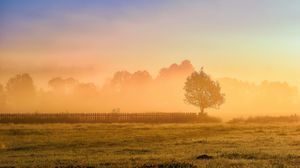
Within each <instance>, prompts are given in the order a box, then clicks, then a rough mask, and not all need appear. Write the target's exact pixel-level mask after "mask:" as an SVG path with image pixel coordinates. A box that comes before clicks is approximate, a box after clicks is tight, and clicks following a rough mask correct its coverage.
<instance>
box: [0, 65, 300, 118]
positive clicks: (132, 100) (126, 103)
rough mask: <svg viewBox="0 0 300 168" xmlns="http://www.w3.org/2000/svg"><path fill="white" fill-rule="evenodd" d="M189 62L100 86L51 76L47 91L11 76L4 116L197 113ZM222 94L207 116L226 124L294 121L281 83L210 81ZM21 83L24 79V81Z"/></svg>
mask: <svg viewBox="0 0 300 168" xmlns="http://www.w3.org/2000/svg"><path fill="white" fill-rule="evenodd" d="M199 69H200V68H199V67H194V66H193V65H192V63H191V62H190V61H189V60H184V61H182V62H180V63H174V64H171V65H169V66H166V67H164V68H161V69H160V70H159V73H158V75H157V76H153V75H151V74H150V73H149V72H148V71H146V70H137V71H133V72H129V71H126V70H122V71H117V72H115V73H114V74H113V76H111V77H109V78H107V80H106V81H105V82H104V83H103V84H100V85H96V84H95V83H92V82H82V81H81V80H80V79H78V78H74V77H72V76H69V77H62V76H54V77H52V78H49V80H48V81H47V82H46V83H47V84H46V87H42V86H40V85H38V84H37V83H39V80H41V79H39V78H34V77H33V76H34V75H33V76H32V75H31V74H23V75H22V74H19V76H14V75H12V76H11V78H10V79H9V80H8V81H7V82H2V85H1V87H0V88H1V90H0V92H1V95H2V96H1V104H2V106H1V111H2V112H18V113H26V112H27V113H28V112H31V113H32V112H39V113H46V112H47V113H49V112H51V113H54V112H55V113H57V112H76V113H87V112H111V111H112V110H113V109H120V111H121V112H199V109H198V108H195V107H193V106H191V105H189V104H187V103H185V102H184V101H183V100H184V90H183V87H184V83H185V81H186V78H187V77H188V76H189V75H190V74H191V73H192V72H193V71H199ZM211 77H212V78H213V79H214V80H217V81H218V82H219V84H220V86H221V92H222V93H224V94H225V103H224V105H222V106H221V108H220V109H212V110H208V112H209V113H210V114H211V115H215V116H219V117H222V118H225V119H229V118H232V117H249V116H256V115H275V116H278V115H292V114H297V113H298V109H299V107H300V102H299V95H298V90H297V87H295V86H291V85H289V84H288V83H287V82H280V81H266V80H265V81H261V82H260V83H253V82H249V81H242V80H239V79H235V78H229V77H222V78H220V77H219V78H214V76H213V74H212V75H211ZM22 78H23V79H22Z"/></svg>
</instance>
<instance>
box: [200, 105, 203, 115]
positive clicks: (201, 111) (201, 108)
mask: <svg viewBox="0 0 300 168" xmlns="http://www.w3.org/2000/svg"><path fill="white" fill-rule="evenodd" d="M200 114H201V115H203V114H204V108H203V107H200Z"/></svg>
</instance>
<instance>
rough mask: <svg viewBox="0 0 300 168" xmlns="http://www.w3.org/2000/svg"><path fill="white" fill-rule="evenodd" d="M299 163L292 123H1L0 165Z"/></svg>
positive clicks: (299, 142) (298, 133)
mask: <svg viewBox="0 0 300 168" xmlns="http://www.w3.org/2000/svg"><path fill="white" fill-rule="evenodd" d="M298 165H300V125H295V124H293V125H282V124H273V125H243V124H239V125H237V124H39V125H37V124H28V125H22V124H2V125H0V167H4V166H16V167H28V166H29V167H37V166H38V167H68V166H69V167H72V166H78V167H86V166H91V167H163V166H165V167H168V166H169V167H172V166H173V167H176V166H177V167H297V166H298ZM299 167H300V166H299Z"/></svg>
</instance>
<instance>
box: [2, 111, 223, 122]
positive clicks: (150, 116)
mask: <svg viewBox="0 0 300 168" xmlns="http://www.w3.org/2000/svg"><path fill="white" fill-rule="evenodd" d="M199 122H220V119H218V118H214V117H209V116H206V115H197V114H196V113H160V112H155V113H0V123H199Z"/></svg>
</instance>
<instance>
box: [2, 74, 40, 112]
mask: <svg viewBox="0 0 300 168" xmlns="http://www.w3.org/2000/svg"><path fill="white" fill-rule="evenodd" d="M6 90H7V98H8V103H10V105H11V106H12V107H13V108H15V109H21V110H24V109H28V108H29V107H31V106H32V105H33V104H32V103H33V102H34V98H35V87H34V84H33V80H32V78H31V77H30V75H29V74H26V73H25V74H18V75H16V76H15V77H12V78H10V79H9V80H8V82H7V84H6Z"/></svg>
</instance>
